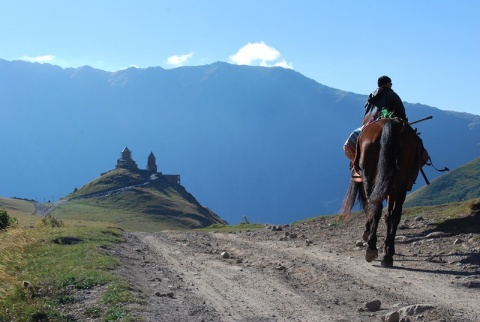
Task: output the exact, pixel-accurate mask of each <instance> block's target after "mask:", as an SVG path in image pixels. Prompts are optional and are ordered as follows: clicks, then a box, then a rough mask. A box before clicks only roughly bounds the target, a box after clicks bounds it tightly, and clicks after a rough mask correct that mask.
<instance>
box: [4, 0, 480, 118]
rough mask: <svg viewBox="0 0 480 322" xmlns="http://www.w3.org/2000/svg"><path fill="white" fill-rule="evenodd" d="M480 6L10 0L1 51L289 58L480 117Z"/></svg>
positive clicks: (179, 61)
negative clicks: (388, 81) (383, 80)
mask: <svg viewBox="0 0 480 322" xmlns="http://www.w3.org/2000/svg"><path fill="white" fill-rule="evenodd" d="M479 15H480V1H476V0H455V1H451V0H448V1H447V0H436V1H431V0H416V1H413V0H405V1H383V2H382V1H370V0H366V1H358V0H344V1H322V0H305V1H258V0H255V1H251V0H244V1H227V0H224V1H220V0H212V1H208V0H203V1H200V0H196V1H193V0H189V1H187V0H185V1H181V0H179V1H161V0H157V1H150V0H148V1H147V0H145V1H140V0H139V1H131V0H128V1H125V0H100V1H98V0H97V1H91V0H82V1H63V0H56V1H55V0H44V1H26V0H16V1H2V5H1V10H0V31H1V32H0V58H1V59H5V60H9V61H11V60H19V59H21V60H28V61H38V62H47V63H50V64H54V65H59V66H61V67H64V68H65V67H80V66H84V65H90V66H92V67H95V68H98V69H103V70H108V71H117V70H120V69H123V68H127V67H129V66H137V67H139V68H146V67H152V66H161V67H163V68H166V69H169V68H175V67H178V66H181V65H184V66H195V65H205V64H211V63H214V62H216V61H224V62H229V63H233V64H249V65H264V66H275V65H278V66H283V67H286V68H292V69H294V70H296V71H298V72H300V73H302V74H303V75H305V76H307V77H309V78H312V79H315V80H316V81H318V82H319V83H321V84H324V85H327V86H331V87H334V88H338V89H342V90H345V91H349V92H354V93H359V94H368V93H370V92H371V91H372V90H373V89H374V88H375V87H376V80H377V78H378V76H380V75H383V74H386V75H389V76H390V77H391V78H392V81H393V89H394V90H395V91H396V92H397V93H398V94H399V95H400V97H401V98H402V99H403V100H404V101H407V102H410V103H422V104H426V105H430V106H434V107H438V108H440V109H443V110H454V111H460V112H468V113H472V114H477V115H480V103H479V99H478V98H477V97H476V96H477V93H478V87H479V85H480V81H479V79H480V58H479V57H480V18H479ZM362 109H363V106H359V113H361V112H360V111H361V110H362ZM407 114H408V111H407Z"/></svg>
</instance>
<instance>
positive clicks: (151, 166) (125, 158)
mask: <svg viewBox="0 0 480 322" xmlns="http://www.w3.org/2000/svg"><path fill="white" fill-rule="evenodd" d="M119 168H122V169H128V170H130V171H136V172H144V171H146V172H147V173H149V174H155V175H157V176H158V177H160V178H163V179H165V180H167V181H169V182H171V183H175V184H180V175H178V174H162V173H161V172H158V170H157V160H156V158H155V155H154V154H153V152H150V155H149V156H148V159H147V167H146V169H145V170H141V169H139V168H138V166H137V163H136V162H135V160H133V158H132V152H131V151H130V149H129V148H128V147H125V148H124V149H123V150H122V152H121V153H120V158H119V159H117V165H116V166H115V169H119Z"/></svg>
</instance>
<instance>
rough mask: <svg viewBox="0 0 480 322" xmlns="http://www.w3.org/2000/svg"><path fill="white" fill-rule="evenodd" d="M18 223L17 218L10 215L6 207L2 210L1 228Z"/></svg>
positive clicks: (0, 217) (0, 214)
mask: <svg viewBox="0 0 480 322" xmlns="http://www.w3.org/2000/svg"><path fill="white" fill-rule="evenodd" d="M17 223H18V220H17V218H13V217H10V216H9V215H8V213H7V211H6V210H5V209H1V210H0V230H3V229H7V228H8V227H10V226H15V225H16V224H17Z"/></svg>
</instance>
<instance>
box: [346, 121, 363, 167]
mask: <svg viewBox="0 0 480 322" xmlns="http://www.w3.org/2000/svg"><path fill="white" fill-rule="evenodd" d="M362 129H363V126H362V127H359V128H358V129H356V130H355V131H353V132H352V134H350V136H349V137H348V139H347V141H345V144H344V145H343V152H345V155H346V156H347V158H348V159H350V160H351V161H353V160H354V159H355V153H356V150H357V141H358V136H359V135H360V132H361V131H362Z"/></svg>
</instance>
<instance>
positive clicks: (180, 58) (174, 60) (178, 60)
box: [167, 53, 193, 66]
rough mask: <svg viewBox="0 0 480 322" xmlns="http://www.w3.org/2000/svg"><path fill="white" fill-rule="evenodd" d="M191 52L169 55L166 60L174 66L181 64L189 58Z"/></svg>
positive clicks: (191, 54)
mask: <svg viewBox="0 0 480 322" xmlns="http://www.w3.org/2000/svg"><path fill="white" fill-rule="evenodd" d="M192 56H193V53H189V54H186V55H173V56H171V57H168V59H167V62H168V63H169V64H170V65H174V66H183V65H184V64H185V63H186V62H188V60H189V59H190V58H192Z"/></svg>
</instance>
